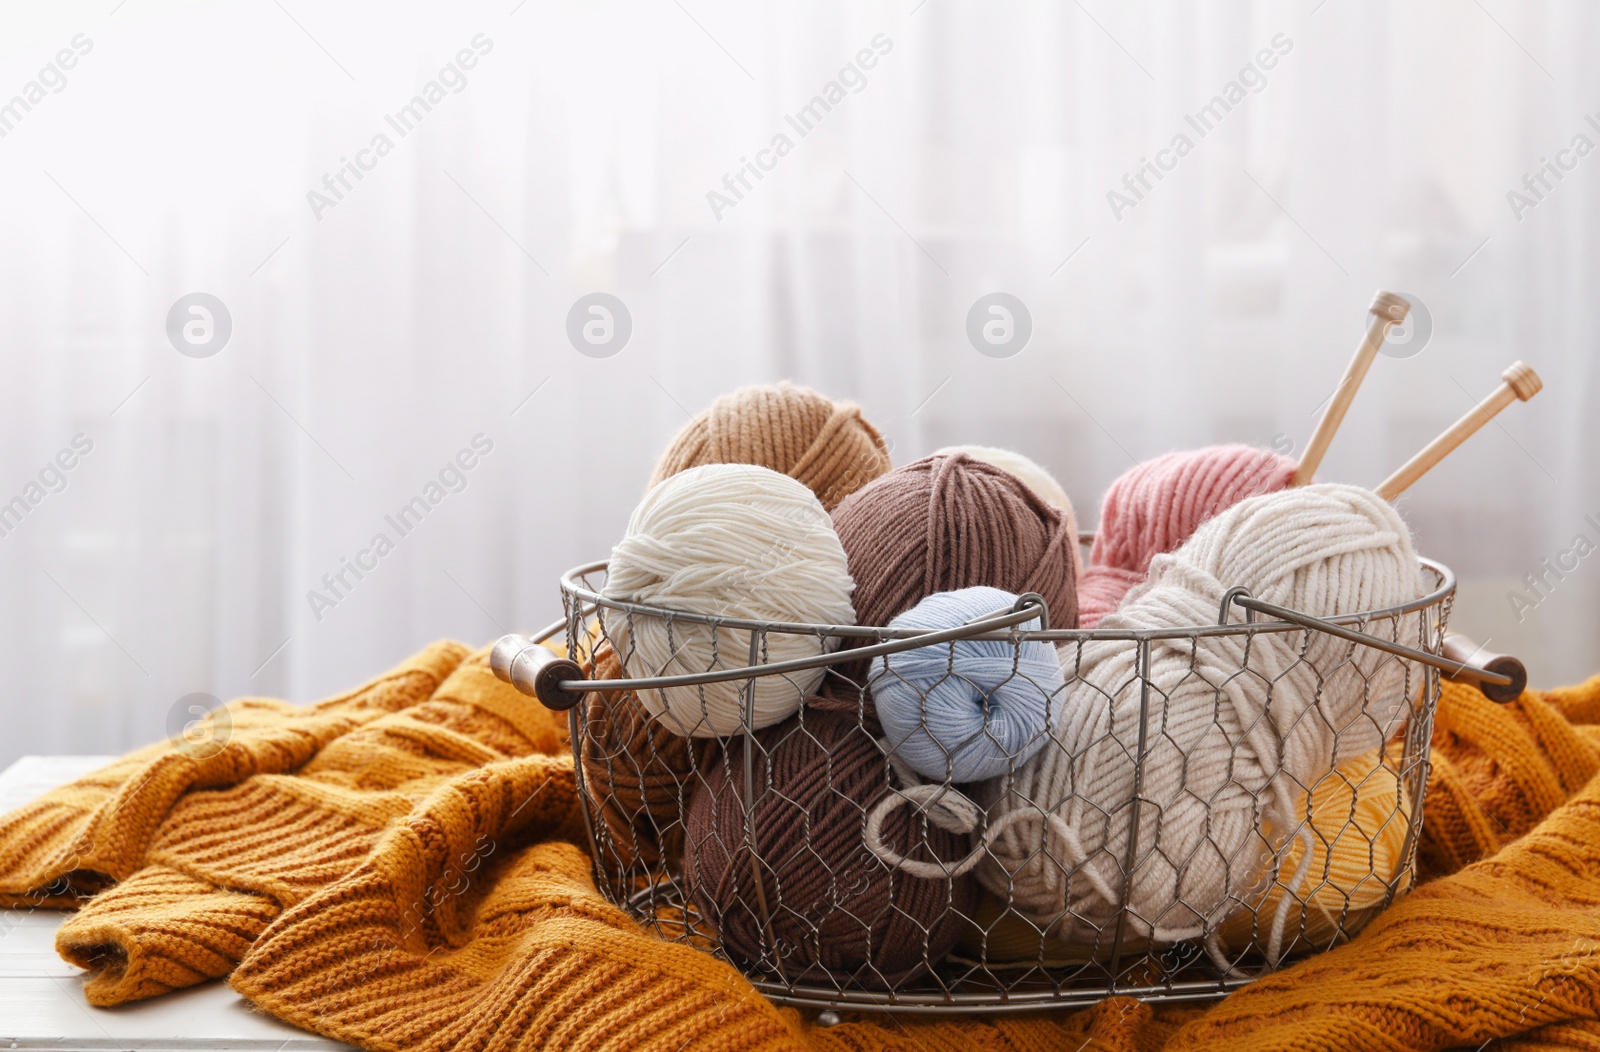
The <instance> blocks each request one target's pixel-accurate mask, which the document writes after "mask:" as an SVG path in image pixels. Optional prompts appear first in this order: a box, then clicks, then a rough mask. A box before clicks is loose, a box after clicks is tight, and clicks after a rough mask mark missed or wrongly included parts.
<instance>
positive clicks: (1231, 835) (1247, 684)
mask: <svg viewBox="0 0 1600 1052" xmlns="http://www.w3.org/2000/svg"><path fill="white" fill-rule="evenodd" d="M1234 585H1243V586H1245V587H1246V588H1249V589H1250V591H1251V593H1252V594H1253V595H1254V596H1256V597H1257V598H1259V599H1263V600H1265V601H1267V602H1271V603H1276V604H1279V605H1282V606H1287V607H1290V608H1292V609H1296V610H1300V611H1303V612H1305V613H1309V614H1312V615H1315V616H1320V617H1331V616H1335V615H1338V614H1346V613H1358V612H1361V611H1365V610H1374V609H1382V608H1386V607H1390V606H1396V605H1399V604H1402V603H1405V602H1408V601H1410V600H1412V599H1415V598H1417V597H1418V596H1420V595H1421V594H1422V578H1421V570H1420V567H1419V565H1418V562H1417V556H1416V552H1415V550H1414V548H1413V546H1412V541H1411V534H1410V531H1409V530H1408V529H1407V527H1406V524H1405V522H1404V520H1402V519H1401V518H1400V515H1399V513H1398V512H1396V511H1395V509H1394V508H1393V507H1392V506H1390V505H1389V504H1388V503H1387V502H1386V501H1384V500H1383V499H1382V498H1380V497H1378V496H1377V495H1376V494H1375V493H1372V492H1371V491H1369V490H1365V489H1361V488H1359V487H1356V486H1346V485H1335V484H1327V485H1316V486H1306V487H1301V488H1296V489H1289V490H1285V491H1282V492H1279V493H1272V494H1267V495H1264V496H1259V497H1253V498H1250V499H1248V500H1245V501H1243V502H1241V503H1239V504H1237V505H1235V506H1234V507H1232V508H1229V509H1227V510H1226V511H1224V512H1222V513H1221V514H1219V515H1217V516H1216V517H1215V518H1213V519H1211V520H1210V521H1209V522H1207V523H1206V524H1205V525H1203V526H1202V527H1201V528H1200V529H1199V530H1198V531H1197V532H1196V533H1195V534H1194V536H1193V537H1192V538H1191V539H1190V540H1189V541H1188V543H1186V544H1185V545H1184V546H1183V547H1181V548H1179V549H1178V550H1177V551H1176V552H1172V553H1170V554H1166V555H1159V556H1157V557H1156V558H1155V559H1154V560H1153V561H1152V562H1151V566H1150V577H1149V579H1148V581H1147V582H1146V583H1145V584H1143V585H1141V586H1139V587H1138V588H1136V589H1135V590H1134V591H1133V592H1131V593H1130V594H1129V596H1128V598H1127V600H1126V601H1125V602H1124V603H1123V605H1122V607H1121V608H1120V609H1119V610H1118V611H1117V612H1116V613H1115V614H1112V615H1110V616H1108V617H1107V618H1106V619H1105V620H1104V621H1103V622H1101V625H1100V627H1101V628H1102V629H1110V630H1116V629H1123V630H1137V629H1170V628H1181V627H1185V626H1203V625H1207V624H1214V623H1215V622H1216V617H1217V608H1218V605H1219V603H1220V601H1221V599H1222V595H1223V593H1224V592H1225V591H1226V590H1227V589H1228V588H1230V587H1232V586H1234ZM1396 626H1398V627H1396ZM1368 630H1369V631H1373V632H1377V633H1381V634H1382V635H1383V636H1384V637H1385V638H1391V639H1394V641H1396V642H1399V643H1402V644H1404V645H1407V646H1413V647H1415V646H1417V645H1418V642H1419V639H1418V637H1419V622H1418V619H1417V615H1415V614H1412V615H1407V616H1405V617H1403V618H1401V619H1400V620H1399V621H1398V622H1394V621H1383V622H1378V623H1375V624H1374V625H1372V626H1370V627H1369V629H1368ZM1149 646H1150V653H1149V672H1148V682H1149V685H1150V688H1151V689H1150V691H1149V694H1148V697H1149V700H1150V706H1151V707H1150V710H1149V714H1148V720H1149V722H1148V727H1147V734H1146V739H1145V740H1146V752H1145V755H1144V756H1143V757H1142V763H1141V762H1140V760H1141V758H1140V757H1139V756H1138V749H1137V745H1138V742H1139V719H1140V711H1141V707H1142V703H1143V693H1144V692H1143V691H1142V690H1141V679H1140V674H1139V658H1138V649H1137V647H1136V645H1135V644H1134V643H1133V642H1131V641H1127V640H1099V639H1097V640H1090V641H1086V642H1084V643H1083V644H1081V646H1080V645H1078V644H1072V643H1069V644H1066V645H1064V646H1063V647H1062V648H1061V656H1062V660H1063V665H1064V667H1065V671H1066V673H1067V679H1068V683H1067V688H1066V692H1065V694H1064V701H1063V705H1062V712H1063V719H1062V720H1061V722H1060V724H1059V725H1058V726H1056V727H1054V728H1053V729H1052V736H1053V737H1054V739H1055V740H1054V742H1052V743H1050V744H1047V745H1046V746H1045V747H1044V748H1043V749H1041V750H1040V751H1039V752H1038V753H1037V754H1035V755H1034V757H1033V758H1032V759H1031V760H1029V761H1028V763H1026V764H1024V765H1023V766H1022V767H1021V768H1020V769H1019V770H1018V771H1017V772H1016V773H1015V774H1012V775H1007V776H1003V777H1001V778H997V779H995V780H993V781H991V782H986V783H983V784H982V785H980V786H977V787H976V788H975V795H976V796H977V801H972V800H968V799H966V798H965V797H963V796H961V795H960V794H959V793H956V791H955V790H953V789H951V788H950V787H948V786H938V785H924V786H915V787H912V788H910V789H908V790H905V791H903V792H902V793H901V794H899V795H900V800H899V801H896V800H893V799H891V800H888V801H886V802H885V803H884V804H880V805H879V807H878V808H877V809H876V811H875V812H874V814H873V815H871V816H870V817H869V821H868V839H869V844H870V846H871V848H872V850H873V851H874V853H875V854H877V855H878V856H879V857H880V858H883V859H884V860H885V861H887V862H890V863H891V864H895V865H898V866H899V867H900V868H901V869H904V870H907V871H909V872H913V873H916V872H917V871H918V868H919V867H920V866H923V865H926V864H925V863H920V862H916V861H912V860H905V859H902V858H900V857H898V856H897V855H895V854H894V853H893V852H892V851H891V850H889V849H888V848H886V847H885V846H884V845H883V844H882V843H881V842H879V841H877V840H876V839H875V838H874V836H873V833H874V831H875V829H876V828H877V827H879V826H880V825H881V823H882V821H883V819H884V818H885V817H887V813H888V812H889V811H891V810H892V809H893V807H894V806H896V804H897V803H898V804H902V805H903V804H904V803H906V802H908V801H909V802H911V803H914V804H916V805H917V806H919V807H921V808H922V809H924V810H925V811H927V812H928V814H929V817H930V819H931V820H933V821H936V822H938V823H939V824H941V825H944V826H945V827H946V828H952V829H959V828H961V827H965V828H966V829H967V830H970V831H975V830H977V829H978V828H980V827H983V835H982V837H981V840H980V842H979V844H978V845H977V847H976V848H975V850H974V851H973V852H972V853H971V854H970V855H969V856H968V857H967V858H966V859H965V860H963V861H962V862H960V863H957V864H955V865H954V866H948V867H946V871H947V872H962V871H964V869H966V868H974V867H975V868H976V869H977V872H978V877H979V879H980V880H981V881H982V882H983V883H984V885H985V886H987V887H988V888H989V889H990V890H991V891H993V892H994V893H995V894H996V895H999V896H1001V897H1002V898H1004V899H1008V900H1009V901H1010V902H1011V904H1012V906H1013V908H1014V909H1016V910H1017V911H1018V912H1021V913H1023V914H1025V915H1026V916H1028V917H1029V918H1030V919H1032V920H1034V921H1036V922H1038V923H1039V924H1040V925H1041V926H1043V927H1045V928H1046V929H1047V930H1048V932H1049V934H1050V935H1051V936H1053V937H1055V938H1057V939H1062V940H1065V941H1067V942H1071V943H1075V944H1089V945H1094V944H1096V943H1103V941H1104V939H1105V938H1106V937H1107V934H1108V933H1109V932H1110V931H1111V930H1112V926H1114V925H1115V924H1116V923H1117V921H1118V915H1119V913H1121V912H1122V911H1123V910H1124V908H1125V909H1126V913H1125V916H1126V920H1127V928H1126V931H1127V933H1128V934H1129V935H1132V936H1134V937H1140V938H1149V939H1152V940H1154V941H1156V942H1173V941H1177V940H1181V939H1191V938H1204V939H1205V940H1206V943H1207V946H1208V948H1209V949H1210V950H1211V951H1212V954H1213V958H1214V959H1220V958H1221V952H1220V948H1219V946H1218V943H1217V936H1218V929H1219V926H1220V925H1221V924H1222V922H1223V921H1225V920H1226V919H1227V918H1228V917H1229V916H1230V915H1231V914H1232V913H1234V912H1236V911H1237V910H1239V909H1240V908H1242V907H1243V906H1244V905H1245V904H1246V903H1247V902H1250V901H1252V900H1254V899H1255V898H1257V897H1258V896H1259V895H1260V891H1261V889H1260V886H1259V885H1260V880H1261V874H1262V873H1263V871H1264V870H1268V869H1269V867H1270V866H1272V864H1273V863H1274V860H1275V859H1276V860H1277V861H1278V862H1282V861H1284V860H1285V858H1286V857H1287V854H1288V849H1289V845H1288V844H1285V843H1272V842H1270V840H1269V836H1268V835H1267V834H1266V833H1264V831H1270V830H1273V829H1277V830H1291V829H1296V828H1299V829H1300V830H1301V834H1300V835H1301V839H1303V840H1305V841H1307V842H1306V843H1304V844H1303V845H1302V850H1301V851H1300V852H1299V857H1298V860H1297V861H1298V865H1296V866H1293V867H1290V868H1291V869H1292V870H1294V872H1290V871H1288V870H1283V871H1282V876H1281V877H1280V879H1281V880H1282V881H1283V882H1284V883H1285V884H1287V885H1288V886H1290V887H1296V886H1299V883H1300V882H1301V881H1302V880H1304V879H1305V877H1306V872H1305V871H1306V870H1309V867H1310V864H1311V852H1310V848H1311V844H1310V843H1309V838H1310V836H1311V834H1310V832H1309V831H1308V829H1307V827H1305V826H1304V825H1303V824H1302V823H1300V822H1299V821H1298V810H1297V801H1299V800H1301V799H1303V797H1304V794H1305V791H1306V788H1307V787H1308V786H1312V785H1315V784H1317V782H1318V781H1319V780H1320V779H1322V778H1323V777H1324V776H1325V775H1327V774H1328V773H1329V772H1330V771H1332V770H1333V768H1334V767H1335V766H1336V765H1337V764H1340V763H1342V762H1345V761H1348V760H1351V759H1353V758H1355V757H1358V756H1361V755H1362V754H1364V753H1368V752H1370V751H1371V750H1373V749H1376V748H1377V747H1378V746H1379V745H1381V744H1382V743H1383V742H1384V741H1386V740H1387V739H1388V737H1389V736H1390V735H1391V734H1392V732H1393V731H1394V730H1395V729H1396V728H1397V727H1398V726H1399V724H1400V722H1401V721H1402V720H1403V719H1404V718H1405V717H1406V716H1407V715H1408V713H1409V704H1408V702H1409V701H1410V699H1411V697H1412V696H1414V695H1415V693H1416V692H1417V690H1418V689H1419V688H1420V687H1421V685H1422V683H1423V676H1422V673H1421V672H1420V671H1419V670H1418V669H1417V668H1416V667H1414V665H1412V664H1411V663H1410V662H1407V661H1404V660H1402V659H1399V658H1396V657H1393V656H1391V655H1388V654H1385V653H1383V652H1381V651H1378V650H1376V649H1374V648H1370V647H1362V646H1359V645H1356V644H1352V643H1347V642H1345V641H1343V640H1341V639H1338V638H1335V637H1332V636H1328V635H1326V634H1321V633H1307V632H1304V631H1300V630H1294V631H1288V632H1272V633H1265V632H1263V633H1256V634H1254V635H1248V636H1247V635H1217V636H1202V637H1198V638H1195V637H1189V636H1183V637H1180V638H1175V639H1166V640H1152V641H1151V642H1150V644H1149ZM1136 765H1138V766H1139V768H1140V769H1141V770H1142V781H1140V782H1139V783H1138V785H1137V789H1136V782H1135V772H1136ZM979 804H981V805H982V807H981V809H980V808H979V806H978V805H979ZM1135 807H1137V808H1139V841H1138V843H1137V844H1135V845H1131V847H1132V855H1131V857H1132V858H1133V860H1134V861H1133V871H1132V873H1131V875H1130V874H1128V873H1126V872H1125V871H1124V868H1123V867H1124V863H1125V860H1126V859H1128V858H1129V857H1130V854H1129V852H1130V844H1129V836H1130V833H1131V825H1132V823H1131V819H1132V817H1133V809H1134V808H1135ZM1130 876H1131V880H1130ZM1291 905H1292V897H1287V896H1286V897H1284V899H1283V901H1281V902H1279V903H1278V904H1277V908H1276V909H1275V910H1274V911H1273V912H1274V915H1273V916H1271V917H1263V918H1262V923H1263V925H1264V926H1265V927H1267V928H1268V929H1269V931H1268V934H1267V936H1266V938H1264V939H1263V940H1262V942H1263V946H1262V948H1263V950H1264V951H1265V952H1266V954H1267V956H1268V958H1269V959H1276V957H1277V956H1278V955H1279V953H1280V952H1281V949H1282V938H1283V934H1284V929H1285V925H1286V923H1287V921H1288V919H1289V917H1288V914H1289V907H1290V906H1291Z"/></svg>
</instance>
